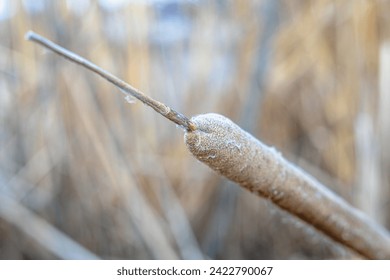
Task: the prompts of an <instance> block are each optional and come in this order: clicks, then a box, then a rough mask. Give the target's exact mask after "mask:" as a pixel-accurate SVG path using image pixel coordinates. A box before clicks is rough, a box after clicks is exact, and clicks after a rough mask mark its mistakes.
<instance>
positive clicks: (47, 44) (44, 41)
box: [25, 31, 196, 131]
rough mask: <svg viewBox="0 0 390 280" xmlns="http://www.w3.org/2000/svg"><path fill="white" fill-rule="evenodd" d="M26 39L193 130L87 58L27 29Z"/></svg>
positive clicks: (187, 122)
mask: <svg viewBox="0 0 390 280" xmlns="http://www.w3.org/2000/svg"><path fill="white" fill-rule="evenodd" d="M25 38H26V40H30V41H33V42H36V43H38V44H40V45H42V46H44V47H45V48H47V49H50V50H52V51H53V52H55V53H57V54H59V55H61V56H62V57H65V58H66V59H69V60H70V61H72V62H74V63H77V64H79V65H81V66H83V67H85V68H87V69H89V70H91V71H93V72H95V73H96V74H98V75H100V76H101V77H103V78H104V79H106V80H107V81H109V82H110V83H112V84H114V85H115V86H117V87H118V88H120V89H121V90H123V91H124V92H125V93H127V94H130V95H131V96H133V97H135V98H137V99H138V100H140V101H141V102H143V103H144V104H146V105H148V106H149V107H152V108H153V109H154V110H155V111H156V112H157V113H159V114H161V115H162V116H164V117H165V118H167V119H168V120H170V121H172V122H174V123H176V124H177V125H179V126H181V127H184V128H185V129H186V130H187V131H194V130H195V129H196V127H195V125H194V124H193V123H192V122H191V121H190V120H189V119H188V118H187V117H186V116H184V115H183V114H181V113H179V112H177V111H175V110H173V109H172V108H170V107H168V106H167V105H165V104H164V103H162V102H159V101H157V100H154V99H153V98H151V97H149V96H147V95H145V94H143V93H142V92H141V91H139V90H138V89H136V88H134V87H132V86H131V85H129V84H128V83H126V82H125V81H123V80H121V79H119V78H118V77H116V76H114V75H113V74H111V73H110V72H108V71H106V70H104V69H102V68H100V67H99V66H97V65H96V64H93V63H92V62H90V61H89V60H87V59H85V58H83V57H81V56H79V55H77V54H75V53H73V52H71V51H69V50H67V49H65V48H63V47H61V46H59V45H57V44H56V43H54V42H52V41H50V40H48V39H46V38H44V37H42V36H40V35H38V34H36V33H34V32H32V31H29V32H27V33H26V35H25Z"/></svg>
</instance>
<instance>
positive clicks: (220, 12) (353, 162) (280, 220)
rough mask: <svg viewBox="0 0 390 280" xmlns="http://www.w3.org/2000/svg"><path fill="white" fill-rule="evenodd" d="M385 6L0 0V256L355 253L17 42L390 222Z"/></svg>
mask: <svg viewBox="0 0 390 280" xmlns="http://www.w3.org/2000/svg"><path fill="white" fill-rule="evenodd" d="M389 12H390V1H387V0H382V1H380V0H376V1H374V0H365V1H363V0H346V1H331V0H317V1H314V0H312V1H309V0H305V1H301V0H293V1H287V0H258V1H253V0H243V1H216V0H213V1H202V0H193V1H178V0H149V1H137V0H133V1H130V0H129V1H118V0H117V1H108V0H100V1H89V0H67V1H49V0H37V1H34V0H24V1H21V0H20V1H11V0H8V1H7V0H0V35H1V37H0V38H1V40H0V125H1V126H0V258H1V259H53V258H54V259H56V258H93V257H99V258H104V259H173V258H178V259H193V258H194V259H200V258H206V259H344V258H346V259H349V258H359V256H356V255H354V254H353V253H351V252H350V251H348V250H346V249H344V248H343V247H341V246H339V245H337V244H335V243H334V242H333V241H331V240H330V239H328V238H326V237H324V236H323V235H322V234H319V233H318V232H317V231H315V230H314V229H312V228H311V227H309V226H307V225H306V224H304V223H303V222H300V221H298V220H296V219H295V218H292V217H290V216H289V215H288V214H287V213H285V212H283V211H281V210H279V209H277V208H276V207H275V206H273V205H272V204H271V203H269V202H267V201H266V200H263V199H260V198H258V197H256V196H253V195H251V194H250V193H248V192H247V191H245V190H242V189H240V188H239V187H238V186H236V185H234V184H232V183H229V182H227V181H226V180H224V179H223V178H221V177H220V176H218V175H216V174H214V173H213V172H212V171H210V170H209V169H208V168H207V167H205V166H203V165H202V164H201V163H199V162H197V161H196V160H195V159H194V158H192V157H191V155H190V154H189V152H188V151H187V150H186V148H185V145H184V143H183V132H182V130H181V129H179V128H176V127H175V126H174V125H172V123H170V122H168V121H167V120H165V119H163V118H162V117H161V116H159V115H157V114H156V113H155V112H154V111H153V110H151V109H149V108H146V107H145V106H143V105H142V104H141V103H140V102H135V103H133V104H129V103H127V102H126V101H125V100H124V98H123V95H122V94H121V93H120V92H119V91H118V90H117V89H116V88H114V87H113V86H112V85H111V84H108V83H107V82H106V81H105V80H103V79H101V78H100V77H97V76H96V75H95V74H93V73H91V72H88V71H86V70H84V69H82V68H80V67H78V66H76V65H74V64H71V63H70V62H68V61H65V60H64V59H62V58H60V57H58V56H57V55H55V54H53V53H51V52H48V51H46V50H44V49H43V48H42V47H40V46H37V45H35V44H33V43H31V42H27V41H25V40H24V34H25V32H27V31H28V30H30V29H31V30H34V31H35V32H37V33H40V34H42V35H44V36H46V37H48V38H49V39H51V40H53V41H55V42H57V43H59V44H61V45H62V46H64V47H66V48H68V49H70V50H72V51H74V52H76V53H79V54H80V55H82V56H85V57H86V58H88V59H90V60H92V61H93V62H95V63H96V64H97V65H99V66H102V67H104V68H106V69H107V70H108V71H111V72H113V73H114V74H116V75H118V76H119V77H121V78H123V79H124V80H125V81H127V82H129V83H130V84H132V85H133V86H135V87H137V88H139V89H140V90H142V91H143V92H145V93H146V94H147V95H150V96H151V97H153V98H156V99H158V100H161V101H163V102H165V103H166V104H168V105H170V106H172V107H173V108H174V109H176V110H178V111H179V112H182V113H184V114H186V115H187V116H191V115H195V114H200V113H206V112H216V113H221V114H224V115H226V116H228V117H229V118H231V119H232V120H234V121H235V122H236V123H238V124H240V125H241V126H242V127H243V128H245V129H246V130H248V131H250V132H251V133H252V134H254V135H255V136H256V137H258V138H259V139H261V140H263V141H264V142H265V143H267V144H269V145H272V146H275V147H276V148H278V149H280V150H281V151H282V152H283V154H284V155H285V156H286V157H287V158H288V159H290V160H291V161H293V162H295V163H297V164H298V165H300V166H301V167H303V168H305V169H306V170H308V171H309V172H310V173H311V174H313V175H314V176H315V177H317V178H318V179H319V180H320V181H322V182H323V183H325V184H327V185H328V186H329V187H331V188H333V189H334V191H335V192H337V193H338V194H340V195H342V196H343V197H344V198H345V199H347V200H348V201H349V202H350V203H352V204H353V205H354V206H356V207H358V208H360V209H362V210H363V211H365V212H366V213H367V214H368V215H370V216H371V217H372V219H374V220H376V221H377V222H378V223H381V224H383V225H385V226H386V227H387V228H390V215H389V210H390V207H389V201H390V192H389V182H390V173H389V172H388V170H389V167H390V166H389V165H390V153H389V152H390V115H389V111H390V110H389V106H390V45H389V39H390V17H389V16H388V15H389Z"/></svg>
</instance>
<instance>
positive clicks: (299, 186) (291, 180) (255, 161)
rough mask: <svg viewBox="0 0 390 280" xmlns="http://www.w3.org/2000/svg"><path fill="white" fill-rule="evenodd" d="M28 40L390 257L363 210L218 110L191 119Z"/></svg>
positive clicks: (302, 214)
mask: <svg viewBox="0 0 390 280" xmlns="http://www.w3.org/2000/svg"><path fill="white" fill-rule="evenodd" d="M26 39H27V40H31V41H34V42H36V43H38V44H40V45H42V46H44V47H46V48H48V49H50V50H52V51H54V52H56V53H57V54H59V55H61V56H63V57H65V58H67V59H69V60H71V61H73V62H75V63H77V64H79V65H81V66H83V67H85V68H87V69H89V70H91V71H93V72H95V73H97V74H98V75H100V76H102V77H103V78H105V79H106V80H108V81H109V82H111V83H112V84H114V85H115V86H117V87H118V88H119V89H120V90H121V91H122V92H123V93H124V94H125V95H126V100H128V101H129V100H130V101H131V98H132V97H134V98H136V99H138V100H140V101H142V102H143V103H144V104H146V105H148V106H149V107H152V108H153V109H154V110H155V111H156V112H158V113H159V114H161V115H162V116H164V117H165V118H167V119H169V120H170V121H172V122H174V123H176V124H177V125H179V126H181V127H183V128H184V129H185V137H184V139H185V143H186V145H187V147H188V149H189V151H190V152H191V153H192V154H193V155H194V156H195V158H197V159H198V160H199V161H201V162H203V163H205V164H207V165H208V166H209V167H210V168H212V169H213V170H215V171H217V172H218V173H220V174H221V175H223V176H225V177H227V178H228V179H230V180H231V181H234V182H236V183H238V184H239V185H241V186H242V187H244V188H246V189H248V190H249V191H251V192H252V193H255V194H257V195H259V196H261V197H264V198H267V199H270V200H271V201H272V202H273V203H274V204H276V205H277V206H278V207H280V208H282V209H284V210H286V211H287V212H289V213H290V214H292V215H294V216H296V217H298V218H300V219H302V220H304V221H306V222H307V223H308V224H310V225H311V226H313V227H315V228H317V229H318V230H319V231H321V232H323V233H324V234H326V235H327V236H329V237H331V238H332V239H333V240H335V241H337V242H339V243H341V244H343V245H345V246H347V247H349V248H350V249H352V250H354V251H355V252H357V253H359V254H360V255H362V256H364V257H366V258H370V259H390V235H389V233H388V232H387V231H386V229H384V228H382V227H381V226H380V225H377V224H375V223H374V222H373V221H371V220H370V219H369V218H368V217H366V216H365V215H364V214H363V213H362V212H360V211H359V210H357V209H355V208H353V207H352V206H350V205H349V204H348V203H347V202H346V201H344V200H343V199H342V198H340V197H339V196H337V195H336V194H334V193H333V192H332V191H330V190H329V189H328V188H327V187H325V186H324V185H322V184H321V183H319V182H318V181H317V180H316V179H315V178H313V177H311V176H310V175H308V174H307V173H306V172H304V171H303V170H301V169H299V168H297V167H296V166H295V165H294V164H292V163H290V162H288V161H286V160H285V159H284V158H283V157H282V156H281V155H280V153H278V152H277V151H276V150H275V149H274V148H270V147H268V146H266V145H264V144H263V143H261V142H260V141H259V140H258V139H256V138H254V137H253V136H252V135H250V134H249V133H247V132H246V131H244V130H242V129H241V128H240V127H239V126H238V125H236V124H235V123H233V122H232V121H231V120H229V119H227V118H226V117H224V116H221V115H218V114H204V115H198V116H195V117H193V118H191V119H189V118H187V117H186V116H184V115H183V114H181V113H179V112H177V111H175V110H173V109H171V108H170V107H168V106H167V105H165V104H163V103H161V102H159V101H157V100H154V99H152V98H150V97H148V96H146V95H145V94H143V93H142V92H140V91H139V90H137V89H135V88H134V87H132V86H131V85H129V84H127V83H126V82H124V81H122V80H121V79H119V78H117V77H116V76H114V75H113V74H111V73H109V72H107V71H105V70H103V69H101V68H100V67H98V66H96V65H95V64H93V63H91V62H90V61H88V60H86V59H84V58H82V57H80V56H78V55H76V54H74V53H72V52H70V51H68V50H66V49H64V48H62V47H60V46H58V45H57V44H55V43H53V42H51V41H49V40H48V39H46V38H44V37H42V36H40V35H38V34H36V33H34V32H31V31H30V32H28V33H27V34H26Z"/></svg>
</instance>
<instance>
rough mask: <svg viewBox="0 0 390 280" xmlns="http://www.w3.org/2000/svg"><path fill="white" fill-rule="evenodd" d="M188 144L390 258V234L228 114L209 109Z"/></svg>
mask: <svg viewBox="0 0 390 280" xmlns="http://www.w3.org/2000/svg"><path fill="white" fill-rule="evenodd" d="M191 120H192V121H193V122H194V123H195V125H196V126H197V128H198V129H197V130H196V131H193V132H187V133H186V135H185V141H186V144H187V146H188V148H189V150H190V151H191V153H192V154H193V155H194V156H195V157H196V158H197V159H199V160H200V161H202V162H204V163H205V164H207V165H208V166H209V167H211V168H212V169H214V170H215V171H217V172H219V173H220V174H222V175H223V176H225V177H227V178H228V179H230V180H232V181H234V182H236V183H238V184H240V185H241V186H242V187H244V188H246V189H248V190H250V191H251V192H253V193H255V194H257V195H259V196H261V197H264V198H267V199H270V200H271V201H272V202H273V203H274V204H276V205H277V206H279V207H280V208H282V209H284V210H286V211H288V212H289V213H290V214H292V215H294V216H296V217H298V218H300V219H302V220H304V221H306V222H307V223H308V224H310V225H312V226H313V227H315V228H317V229H318V230H320V231H321V232H323V233H325V234H326V235H327V236H329V237H331V238H332V239H333V240H335V241H337V242H339V243H341V244H343V245H345V246H347V247H349V248H351V249H352V250H354V251H355V252H357V253H359V254H361V255H362V256H364V257H366V258H370V259H390V235H389V233H388V232H387V231H386V229H384V228H383V227H381V226H380V225H378V224H376V223H374V222H373V221H372V220H370V219H369V218H368V217H367V216H366V215H364V214H363V213H362V212H360V211H359V210H357V209H355V208H353V207H352V206H351V205H349V204H348V203H347V202H346V201H344V200H343V199H342V198H341V197H339V196H337V195H336V194H335V193H333V192H332V191H330V190H329V189H328V188H327V187H325V186H324V185H322V184H321V183H319V182H318V181H317V180H316V179H314V178H313V177H311V176H310V175H308V174H307V173H305V172H304V171H303V170H301V169H299V168H297V167H296V166H295V165H293V164H291V163H289V162H288V161H286V160H285V159H284V158H283V157H282V156H281V155H280V154H279V153H278V152H277V151H276V150H275V149H273V148H270V147H267V146H265V145H264V144H262V143H261V142H260V141H259V140H257V139H256V138H254V137H253V136H252V135H250V134H249V133H247V132H245V131H244V130H242V129H241V128H240V127H239V126H238V125H236V124H234V123H233V122H232V121H230V120H229V119H227V118H225V117H223V116H221V115H217V114H205V115H199V116H196V117H193V118H192V119H191Z"/></svg>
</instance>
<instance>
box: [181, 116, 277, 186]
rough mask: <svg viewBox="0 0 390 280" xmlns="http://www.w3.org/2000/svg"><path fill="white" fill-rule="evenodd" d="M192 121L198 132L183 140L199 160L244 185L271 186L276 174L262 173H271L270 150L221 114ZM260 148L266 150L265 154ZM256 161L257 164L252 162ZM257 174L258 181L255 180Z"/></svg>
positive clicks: (189, 134)
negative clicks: (250, 183) (254, 175)
mask: <svg viewBox="0 0 390 280" xmlns="http://www.w3.org/2000/svg"><path fill="white" fill-rule="evenodd" d="M191 122H193V123H194V124H195V126H196V127H197V129H196V130H195V131H191V132H187V133H186V134H185V136H184V137H185V142H186V145H187V147H188V149H189V150H190V152H191V153H192V154H193V155H194V156H195V157H196V158H197V159H198V160H200V161H202V162H204V163H205V164H207V165H208V166H210V167H211V168H212V169H213V170H215V171H217V172H219V173H220V174H222V175H224V176H226V177H227V178H229V179H230V180H232V181H235V182H237V183H239V184H241V185H244V186H245V185H248V184H247V183H248V182H249V181H250V182H252V183H253V181H256V183H258V184H259V185H262V186H264V185H270V184H272V181H273V180H274V177H275V176H276V175H275V176H272V175H271V176H269V175H270V174H267V175H266V174H264V176H262V174H261V173H262V172H270V171H272V164H271V165H270V164H269V158H270V155H269V153H270V152H272V151H271V150H270V148H268V147H266V146H264V145H263V144H261V143H260V142H259V141H258V140H257V139H255V138H254V137H253V136H252V135H250V134H249V133H247V132H246V131H244V130H242V129H241V128H240V127H239V126H238V125H236V124H235V123H233V122H232V121H231V120H229V119H228V118H226V117H224V116H222V115H218V114H204V115H198V116H195V117H193V118H191ZM254 147H256V148H255V149H254ZM258 147H264V151H262V150H261V149H258ZM262 153H264V155H263V154H262ZM255 158H256V162H253V160H254V159H255ZM259 159H260V160H259ZM265 168H267V169H268V170H266V169H265ZM254 169H255V170H256V172H253V170H254ZM254 173H256V178H253V174H254Z"/></svg>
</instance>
